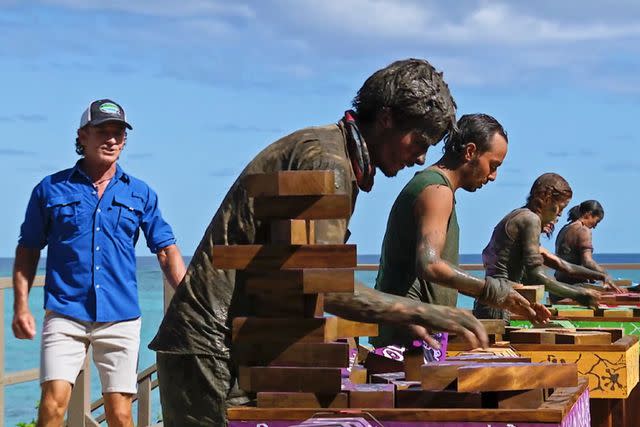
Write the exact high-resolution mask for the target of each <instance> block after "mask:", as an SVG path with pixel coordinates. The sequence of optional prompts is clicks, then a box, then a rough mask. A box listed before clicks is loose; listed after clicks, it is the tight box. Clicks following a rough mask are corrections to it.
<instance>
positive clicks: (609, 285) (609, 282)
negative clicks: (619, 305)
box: [602, 274, 625, 294]
mask: <svg viewBox="0 0 640 427" xmlns="http://www.w3.org/2000/svg"><path fill="white" fill-rule="evenodd" d="M602 286H603V288H604V289H605V290H607V291H613V292H615V293H617V294H623V293H624V292H625V291H624V290H623V289H620V287H619V286H616V284H615V283H613V279H612V278H611V276H609V275H608V274H607V275H606V276H605V279H604V281H603V284H602Z"/></svg>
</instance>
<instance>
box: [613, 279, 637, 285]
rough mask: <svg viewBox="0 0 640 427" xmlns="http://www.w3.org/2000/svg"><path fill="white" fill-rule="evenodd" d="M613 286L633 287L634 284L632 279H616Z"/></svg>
mask: <svg viewBox="0 0 640 427" xmlns="http://www.w3.org/2000/svg"><path fill="white" fill-rule="evenodd" d="M613 284H614V285H616V286H631V285H632V284H633V282H632V281H631V279H615V280H614V281H613Z"/></svg>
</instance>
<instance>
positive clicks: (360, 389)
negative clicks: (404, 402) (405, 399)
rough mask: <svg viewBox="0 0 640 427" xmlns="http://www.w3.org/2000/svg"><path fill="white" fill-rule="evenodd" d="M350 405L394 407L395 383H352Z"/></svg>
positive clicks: (353, 406) (355, 406) (357, 406)
mask: <svg viewBox="0 0 640 427" xmlns="http://www.w3.org/2000/svg"><path fill="white" fill-rule="evenodd" d="M348 391H349V407H351V408H393V407H394V406H395V397H394V392H395V387H394V386H393V384H350V385H349V387H348Z"/></svg>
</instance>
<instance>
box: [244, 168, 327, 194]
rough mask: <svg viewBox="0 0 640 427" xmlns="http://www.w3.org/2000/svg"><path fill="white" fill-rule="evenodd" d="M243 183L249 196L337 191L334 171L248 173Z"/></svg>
mask: <svg viewBox="0 0 640 427" xmlns="http://www.w3.org/2000/svg"><path fill="white" fill-rule="evenodd" d="M243 184H244V186H245V188H246V190H247V195H248V196H249V197H259V196H320V195H324V194H334V193H335V177H334V172H333V171H330V170H327V171H280V172H274V173H261V174H252V175H246V176H245V177H244V178H243Z"/></svg>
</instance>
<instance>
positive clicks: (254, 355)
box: [232, 342, 349, 368]
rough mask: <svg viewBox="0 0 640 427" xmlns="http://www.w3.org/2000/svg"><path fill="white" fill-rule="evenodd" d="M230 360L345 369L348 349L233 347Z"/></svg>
mask: <svg viewBox="0 0 640 427" xmlns="http://www.w3.org/2000/svg"><path fill="white" fill-rule="evenodd" d="M232 350H233V358H234V361H235V362H236V364H237V365H243V366H301V367H304V366H308V367H318V368H346V367H348V366H349V346H348V345H347V344H346V343H326V344H325V343H303V344H290V343H287V342H284V343H278V342H266V343H262V344H238V345H236V344H234V345H233V347H232Z"/></svg>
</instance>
